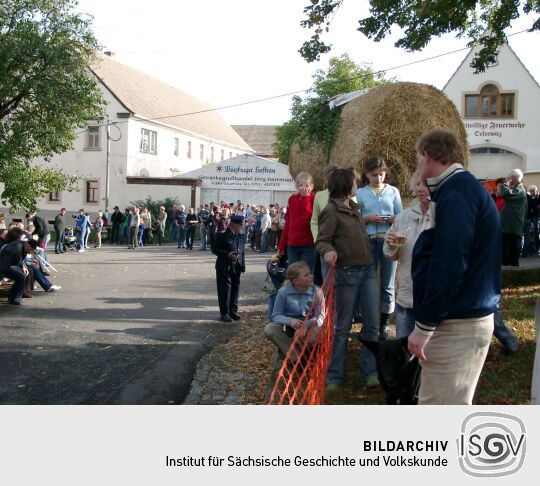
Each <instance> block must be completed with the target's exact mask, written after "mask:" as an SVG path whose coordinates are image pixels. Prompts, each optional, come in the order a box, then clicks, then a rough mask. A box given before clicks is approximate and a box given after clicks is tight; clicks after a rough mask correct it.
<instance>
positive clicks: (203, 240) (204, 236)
mask: <svg viewBox="0 0 540 486" xmlns="http://www.w3.org/2000/svg"><path fill="white" fill-rule="evenodd" d="M200 229H201V250H206V245H207V243H208V236H207V234H208V230H207V229H206V226H205V225H204V223H201V228H200Z"/></svg>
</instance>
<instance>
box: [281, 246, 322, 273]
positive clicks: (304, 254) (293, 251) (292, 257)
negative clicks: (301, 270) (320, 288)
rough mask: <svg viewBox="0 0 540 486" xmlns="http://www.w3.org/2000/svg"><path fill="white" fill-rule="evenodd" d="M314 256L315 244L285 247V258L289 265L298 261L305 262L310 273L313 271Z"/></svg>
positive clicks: (315, 253) (315, 255)
mask: <svg viewBox="0 0 540 486" xmlns="http://www.w3.org/2000/svg"><path fill="white" fill-rule="evenodd" d="M315 258H317V252H316V251H315V245H305V246H288V247H287V260H288V261H289V265H292V264H293V263H296V262H300V261H302V262H306V263H307V266H308V267H309V268H310V270H311V273H313V271H314V270H315Z"/></svg>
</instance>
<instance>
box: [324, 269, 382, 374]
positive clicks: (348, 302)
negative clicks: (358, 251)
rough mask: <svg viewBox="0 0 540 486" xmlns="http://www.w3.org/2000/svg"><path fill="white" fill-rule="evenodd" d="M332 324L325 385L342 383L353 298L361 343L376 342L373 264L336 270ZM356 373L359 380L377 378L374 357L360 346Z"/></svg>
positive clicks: (376, 326)
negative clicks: (358, 311) (359, 318)
mask: <svg viewBox="0 0 540 486" xmlns="http://www.w3.org/2000/svg"><path fill="white" fill-rule="evenodd" d="M335 296H336V325H335V329H334V343H333V346H332V358H331V359H330V365H329V366H328V374H327V378H326V382H327V383H329V384H330V383H336V384H341V383H343V380H344V377H345V361H346V359H347V348H348V344H349V333H350V332H351V327H352V320H353V314H354V310H355V307H356V301H357V299H360V300H361V302H362V311H363V324H362V332H361V334H360V337H361V338H362V339H364V340H365V341H377V340H378V339H379V319H378V318H377V304H376V303H377V285H376V279H375V269H374V267H373V265H369V266H363V267H344V268H336V277H335ZM360 374H361V377H362V379H366V378H367V377H369V376H377V367H376V365H375V356H374V355H373V353H372V352H371V351H369V349H367V348H366V347H365V346H362V349H361V351H360Z"/></svg>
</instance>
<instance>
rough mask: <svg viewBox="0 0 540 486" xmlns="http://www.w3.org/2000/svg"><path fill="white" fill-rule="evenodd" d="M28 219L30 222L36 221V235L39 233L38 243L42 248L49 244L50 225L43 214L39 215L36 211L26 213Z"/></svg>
mask: <svg viewBox="0 0 540 486" xmlns="http://www.w3.org/2000/svg"><path fill="white" fill-rule="evenodd" d="M26 220H27V221H28V222H29V223H30V222H32V223H34V227H35V228H36V235H38V245H39V246H40V247H41V248H45V247H46V246H47V243H49V241H50V239H51V235H50V234H49V227H48V226H47V223H46V222H45V220H44V219H43V218H42V217H41V216H38V215H37V214H36V213H28V214H27V215H26Z"/></svg>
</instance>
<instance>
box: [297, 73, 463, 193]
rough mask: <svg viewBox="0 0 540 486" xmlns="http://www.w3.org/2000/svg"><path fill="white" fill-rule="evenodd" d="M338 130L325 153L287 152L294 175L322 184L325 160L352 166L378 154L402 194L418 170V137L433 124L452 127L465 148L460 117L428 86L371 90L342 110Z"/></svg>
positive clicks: (394, 85) (316, 149)
mask: <svg viewBox="0 0 540 486" xmlns="http://www.w3.org/2000/svg"><path fill="white" fill-rule="evenodd" d="M340 118H341V122H340V127H339V130H338V133H337V135H336V138H335V140H334V143H333V145H332V148H331V150H330V154H329V156H327V154H325V151H324V150H323V149H322V148H321V147H317V146H312V147H311V148H309V149H307V150H305V151H300V150H299V149H298V147H297V146H295V147H293V150H291V160H290V162H289V166H290V172H291V175H292V176H293V177H295V176H296V174H297V173H298V172H300V171H307V172H309V173H311V174H312V175H313V176H314V179H315V186H316V188H318V189H320V188H321V187H322V181H323V173H324V168H325V167H326V165H327V164H329V163H330V164H335V165H337V166H339V167H351V166H356V167H358V168H360V169H361V167H362V165H363V163H364V161H365V160H366V159H368V158H369V157H371V156H373V155H380V156H381V157H383V158H384V160H385V161H386V164H387V165H388V168H389V172H388V175H387V181H388V182H389V183H391V184H394V185H396V186H397V187H398V188H399V190H400V191H401V192H403V193H404V194H407V193H408V192H409V190H408V186H409V179H410V176H411V174H412V173H413V172H414V171H415V170H416V166H417V162H416V152H415V148H414V147H415V143H416V140H417V138H418V137H419V136H420V135H421V134H422V133H424V132H425V131H427V130H431V129H433V128H448V129H451V130H453V131H454V132H455V133H456V134H457V136H458V138H459V140H460V141H461V142H462V143H463V145H464V146H465V147H467V150H466V152H467V157H466V158H467V159H468V143H467V133H466V131H465V127H464V126H463V122H462V121H461V117H460V116H459V113H458V111H457V109H456V107H455V106H454V104H453V103H452V102H451V101H450V99H449V98H448V97H447V96H446V95H445V94H444V93H443V92H442V91H440V90H438V89H436V88H434V87H433V86H429V85H427V84H419V83H401V82H400V83H390V84H386V85H383V86H379V87H377V88H373V89H371V90H370V91H369V92H368V93H366V94H365V95H363V96H360V97H359V98H356V99H354V100H352V101H350V102H349V103H347V104H346V105H345V106H344V107H343V108H342V113H341V117H340Z"/></svg>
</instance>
